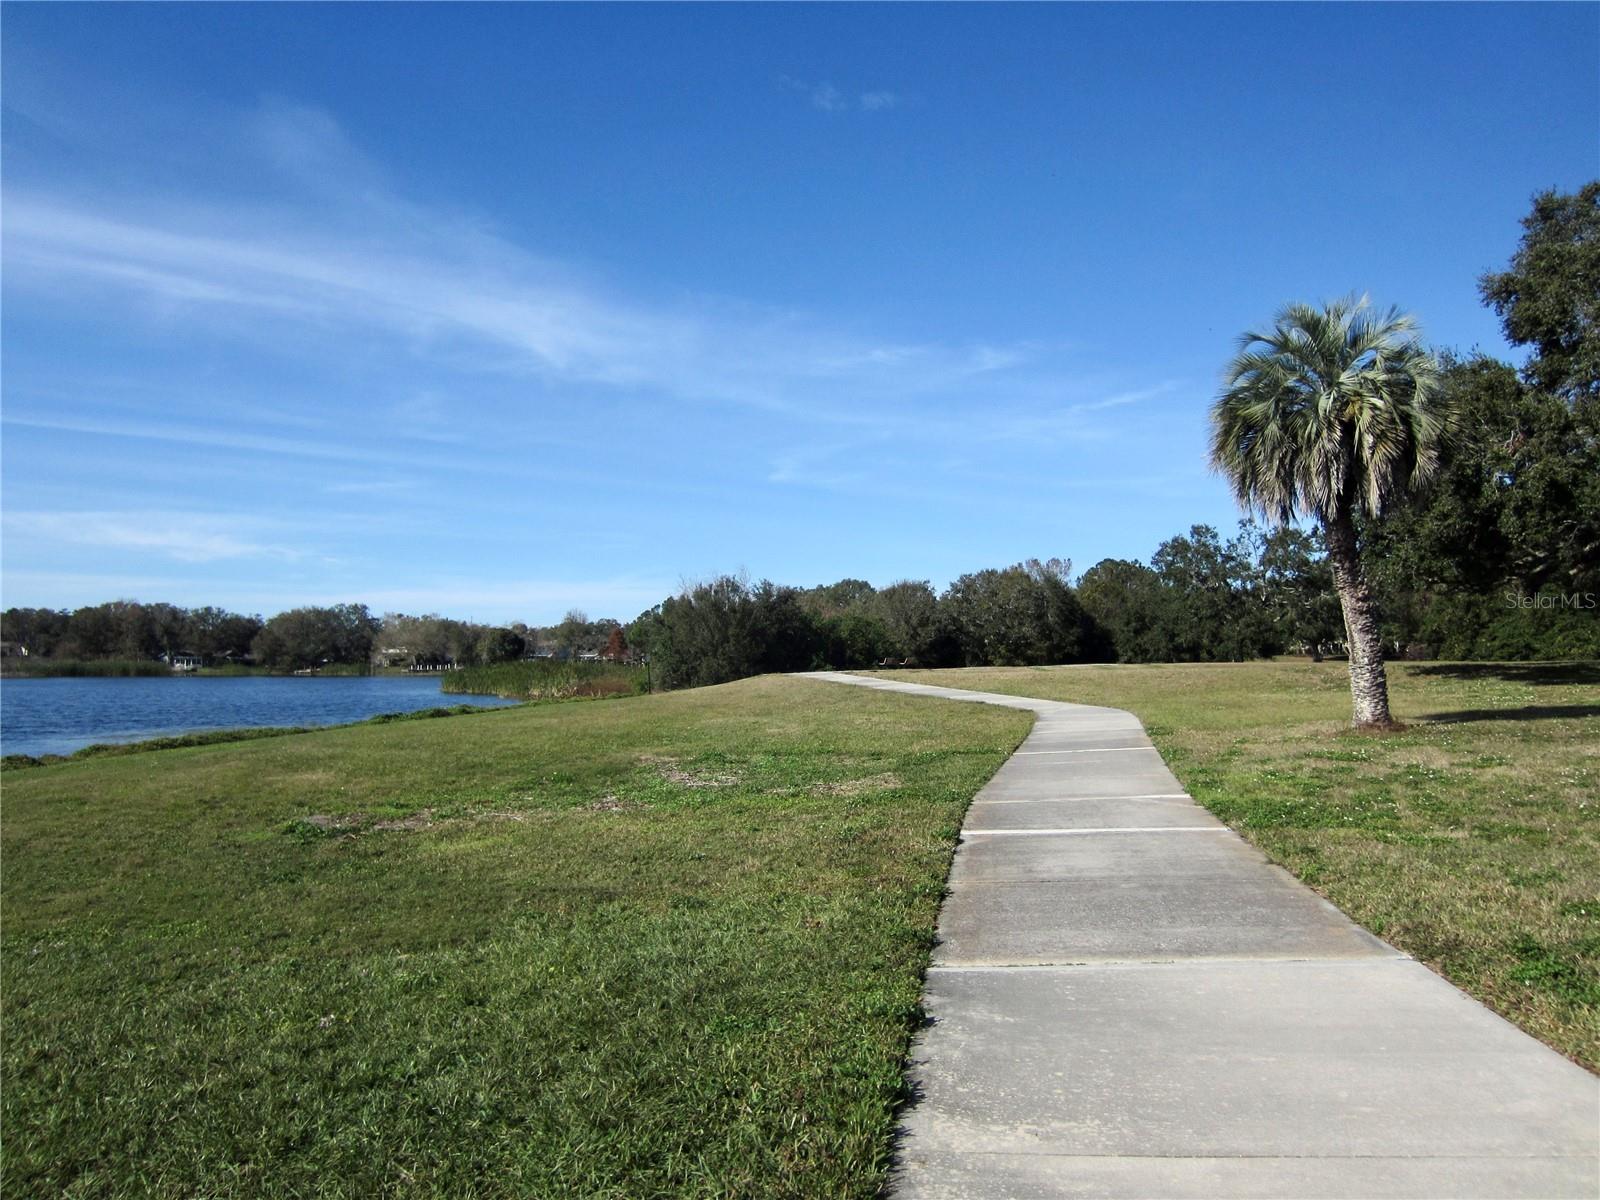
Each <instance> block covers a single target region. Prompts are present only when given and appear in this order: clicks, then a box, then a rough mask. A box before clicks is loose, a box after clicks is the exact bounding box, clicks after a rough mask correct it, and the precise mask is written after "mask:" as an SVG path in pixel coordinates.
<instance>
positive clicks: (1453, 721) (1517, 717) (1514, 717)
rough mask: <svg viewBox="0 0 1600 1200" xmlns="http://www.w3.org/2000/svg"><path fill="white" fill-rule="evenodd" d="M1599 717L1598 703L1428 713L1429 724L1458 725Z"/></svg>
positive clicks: (1532, 705)
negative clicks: (1472, 722) (1481, 722)
mask: <svg viewBox="0 0 1600 1200" xmlns="http://www.w3.org/2000/svg"><path fill="white" fill-rule="evenodd" d="M1575 717H1600V704H1524V705H1523V706H1522V707H1521V708H1467V709H1462V710H1461V711H1460V712H1446V713H1429V714H1428V715H1427V716H1425V717H1423V718H1422V720H1424V721H1426V722H1427V723H1428V724H1430V725H1458V724H1462V723H1464V722H1467V721H1552V720H1560V719H1562V718H1567V719H1571V718H1575Z"/></svg>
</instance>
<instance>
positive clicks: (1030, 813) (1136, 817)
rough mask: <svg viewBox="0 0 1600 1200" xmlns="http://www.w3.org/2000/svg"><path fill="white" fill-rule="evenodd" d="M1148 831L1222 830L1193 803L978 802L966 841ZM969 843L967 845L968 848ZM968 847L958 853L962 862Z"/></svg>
mask: <svg viewBox="0 0 1600 1200" xmlns="http://www.w3.org/2000/svg"><path fill="white" fill-rule="evenodd" d="M1147 826H1171V827H1173V828H1180V829H1181V828H1196V827H1199V828H1206V829H1222V828H1224V826H1223V824H1222V822H1221V821H1219V820H1217V819H1216V818H1215V817H1214V816H1212V815H1211V814H1210V813H1209V812H1207V811H1206V810H1205V809H1203V808H1201V807H1200V806H1199V805H1198V804H1196V803H1195V802H1194V801H1193V800H1189V799H1183V798H1180V799H1176V800H1174V799H1151V798H1146V797H1127V798H1105V797H1091V798H1086V799H1080V800H1007V799H995V800H989V799H984V800H975V801H973V803H972V805H971V807H969V808H968V809H967V823H966V824H965V825H964V826H963V827H962V831H961V832H962V837H963V838H964V839H965V841H967V842H975V841H976V840H977V839H978V838H979V837H981V836H982V833H981V831H984V830H1005V829H1130V828H1144V827H1147ZM964 845H965V843H963V846H964ZM963 853H965V850H964V848H963V849H958V850H957V851H956V857H957V860H958V861H959V859H960V857H961V855H962V854H963Z"/></svg>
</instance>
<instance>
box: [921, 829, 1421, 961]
mask: <svg viewBox="0 0 1600 1200" xmlns="http://www.w3.org/2000/svg"><path fill="white" fill-rule="evenodd" d="M1154 836H1155V837H1156V838H1159V839H1162V840H1166V841H1177V840H1179V839H1182V840H1183V841H1184V842H1185V844H1188V843H1190V842H1197V841H1198V842H1206V841H1221V840H1223V838H1225V837H1228V836H1229V835H1227V834H1221V835H1215V834H1157V835H1154ZM1081 840H1089V839H1081ZM938 937H939V942H938V944H937V945H936V946H935V947H934V951H933V961H934V963H935V964H936V965H939V966H960V965H978V964H985V965H1012V964H1029V965H1037V964H1047V963H1056V964H1062V963H1092V962H1126V961H1130V960H1132V961H1147V960H1149V961H1171V960H1174V959H1185V958H1226V959H1234V958H1241V957H1252V958H1259V959H1280V958H1293V959H1299V958H1309V957H1316V958H1346V957H1357V956H1368V957H1370V956H1372V955H1382V956H1385V957H1392V956H1394V955H1395V954H1396V953H1397V952H1396V951H1395V950H1394V949H1393V948H1392V947H1390V946H1387V945H1385V944H1384V943H1383V942H1380V941H1379V940H1378V939H1377V938H1374V937H1373V936H1372V935H1371V934H1369V933H1367V932H1366V931H1364V930H1362V929H1360V928H1359V927H1357V926H1356V925H1353V924H1351V922H1350V921H1349V919H1348V918H1346V917H1345V916H1344V914H1343V913H1341V912H1339V910H1338V909H1336V908H1334V907H1333V906H1332V905H1330V904H1329V903H1328V902H1327V901H1325V900H1323V899H1322V897H1320V896H1318V895H1317V894H1316V893H1314V892H1312V891H1309V890H1308V889H1306V888H1304V887H1302V886H1301V885H1300V883H1299V882H1298V881H1296V880H1295V879H1293V878H1292V877H1290V876H1288V875H1285V874H1283V873H1281V872H1273V871H1270V870H1266V869H1261V870H1252V871H1249V872H1247V873H1246V872H1238V873H1234V872H1221V871H1219V872H1213V873H1211V874H1209V875H1183V876H1179V877H1177V878H1172V879H1162V878H1159V877H1155V876H1150V875H1141V876H1137V877H1134V878H1115V877H1108V876H1105V875H1100V876H1096V877H1093V878H1088V879H1077V880H1029V881H1023V882H1007V883H983V882H978V883H972V882H969V883H963V884H959V885H957V884H952V886H951V889H950V893H949V895H948V896H947V897H946V899H945V902H944V909H943V911H942V912H941V913H940V916H939V933H938Z"/></svg>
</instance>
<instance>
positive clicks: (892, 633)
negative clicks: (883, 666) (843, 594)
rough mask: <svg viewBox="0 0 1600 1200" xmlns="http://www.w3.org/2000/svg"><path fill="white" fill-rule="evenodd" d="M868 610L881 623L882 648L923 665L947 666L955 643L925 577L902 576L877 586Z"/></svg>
mask: <svg viewBox="0 0 1600 1200" xmlns="http://www.w3.org/2000/svg"><path fill="white" fill-rule="evenodd" d="M868 611H869V612H870V613H871V614H872V615H873V616H875V617H876V618H877V619H878V622H879V623H880V624H881V625H882V627H883V632H884V646H885V650H886V652H887V653H888V654H889V655H890V656H892V657H894V658H899V659H904V660H909V661H911V662H913V663H916V664H917V665H918V666H923V667H937V666H950V665H953V664H954V663H955V662H956V661H957V657H958V655H959V647H958V645H957V643H956V639H955V637H954V636H953V634H952V633H951V632H950V630H949V628H948V626H947V624H946V622H944V621H943V620H942V619H941V617H940V613H939V598H938V596H937V595H935V594H934V590H933V588H932V586H930V585H929V583H928V582H927V581H926V580H921V579H919V580H910V579H903V580H900V581H899V582H897V583H892V584H890V585H889V586H888V587H886V588H882V589H880V590H879V591H878V592H877V593H875V594H874V595H873V597H872V599H871V600H870V601H869V602H868Z"/></svg>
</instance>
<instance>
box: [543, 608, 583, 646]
mask: <svg viewBox="0 0 1600 1200" xmlns="http://www.w3.org/2000/svg"><path fill="white" fill-rule="evenodd" d="M550 633H551V638H552V640H553V641H554V642H555V644H556V647H557V648H558V649H560V650H562V651H564V652H565V653H567V654H569V655H575V654H577V653H579V652H580V651H582V650H584V649H587V644H588V640H589V638H590V636H591V633H592V629H591V626H590V624H589V614H588V613H586V612H584V611H583V610H582V609H581V608H573V609H569V610H567V615H566V616H564V617H562V618H561V623H560V624H558V625H557V626H555V628H554V629H552V630H551V631H550Z"/></svg>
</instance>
